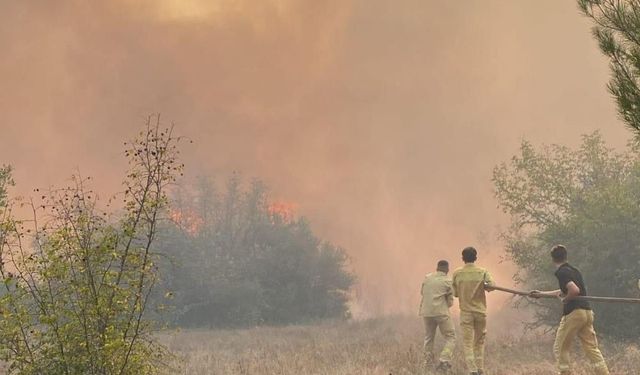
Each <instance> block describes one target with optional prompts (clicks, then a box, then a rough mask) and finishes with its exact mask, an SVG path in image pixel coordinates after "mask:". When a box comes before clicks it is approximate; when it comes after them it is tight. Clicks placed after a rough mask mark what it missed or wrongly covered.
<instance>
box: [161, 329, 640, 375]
mask: <svg viewBox="0 0 640 375" xmlns="http://www.w3.org/2000/svg"><path fill="white" fill-rule="evenodd" d="M495 324H496V322H494V325H495ZM513 332H515V330H514V331H512V332H509V330H508V329H507V330H506V331H505V330H498V329H497V328H496V329H493V330H490V331H489V338H488V346H487V354H486V357H487V373H488V374H490V375H547V374H549V375H551V374H554V373H555V372H554V369H553V361H552V354H551V344H552V338H551V337H550V336H548V335H532V334H528V335H522V334H519V335H518V337H514V336H513ZM421 336H422V327H421V324H420V321H419V320H418V319H414V318H406V317H402V318H401V317H396V318H385V319H375V320H366V321H353V322H337V323H323V324H319V325H313V326H289V327H280V328H266V327H263V328H253V329H243V330H211V331H208V330H183V331H176V332H172V333H167V334H164V335H163V337H162V340H163V342H164V343H165V344H166V345H167V346H168V347H169V348H170V349H171V350H173V351H174V352H175V353H177V355H178V356H179V359H177V360H176V362H175V364H176V366H177V368H178V369H177V370H176V372H177V373H180V374H189V375H195V374H237V375H248V374H252V375H253V374H255V375H267V374H277V375H303V374H318V375H320V374H326V375H329V374H335V375H364V374H371V375H378V374H379V375H389V374H393V375H405V374H429V373H430V372H425V370H424V369H423V368H422V367H421V362H422V361H421V358H422V357H421V346H422V343H421V340H422V337H421ZM603 349H604V352H605V355H606V357H607V359H608V362H609V365H610V368H611V370H612V371H611V373H612V374H615V375H637V374H640V349H638V347H636V346H622V345H619V344H614V343H604V344H603ZM461 358H462V354H461V350H460V347H458V348H457V352H456V360H455V363H454V371H453V374H456V375H457V374H466V371H464V367H463V363H462V359H461ZM577 358H580V355H579V354H577ZM587 374H591V372H590V371H589V369H588V367H587V366H578V367H577V368H576V371H575V375H587Z"/></svg>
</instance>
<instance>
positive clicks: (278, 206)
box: [267, 201, 297, 223]
mask: <svg viewBox="0 0 640 375" xmlns="http://www.w3.org/2000/svg"><path fill="white" fill-rule="evenodd" d="M296 209H297V205H296V204H295V203H289V202H283V201H276V202H272V203H270V204H269V206H268V207H267V211H268V212H269V215H270V216H271V217H278V218H279V219H280V220H282V221H284V222H285V223H290V222H292V221H293V219H294V218H295V215H296Z"/></svg>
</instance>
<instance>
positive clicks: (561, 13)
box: [0, 0, 628, 316]
mask: <svg viewBox="0 0 640 375" xmlns="http://www.w3.org/2000/svg"><path fill="white" fill-rule="evenodd" d="M589 27H590V25H589V24H588V21H587V20H586V19H584V18H582V17H581V16H580V15H579V13H578V11H577V8H576V6H575V4H574V2H573V1H557V0H545V1H542V0H541V1H529V2H525V1H499V0H475V1H434V0H406V1H388V0H325V1H311V0H264V1H249V0H216V1H212V0H207V1H205V0H181V1H178V0H157V1H156V0H139V1H138V0H112V1H79V0H76V1H74V0H71V1H55V2H53V1H3V2H2V3H0V51H1V53H2V55H1V58H0V88H1V89H0V114H1V115H2V128H1V130H2V132H1V133H0V135H1V137H0V140H1V141H0V142H1V143H0V146H1V147H0V162H4V163H10V164H12V165H13V166H14V167H15V169H16V171H15V177H16V182H17V183H18V187H17V191H18V193H22V194H28V193H29V191H30V190H31V189H32V188H33V187H36V186H39V187H42V186H47V185H50V184H62V183H64V182H65V179H66V177H67V176H68V175H69V174H70V173H72V172H74V171H75V170H77V169H79V170H80V171H82V172H83V174H85V175H93V176H94V177H96V180H97V184H98V185H97V186H96V187H97V188H98V190H101V191H104V192H107V191H113V190H114V189H118V188H119V181H120V176H121V174H122V171H123V169H124V168H125V163H124V162H123V158H122V153H121V152H120V150H121V149H122V141H123V140H124V139H126V138H128V137H130V136H131V135H132V134H134V132H135V131H136V130H137V129H139V127H140V126H142V124H143V122H144V119H145V117H146V116H147V115H148V114H149V113H151V112H161V113H162V116H163V118H164V119H165V120H166V121H175V123H176V126H177V130H178V132H179V133H181V134H183V135H185V136H188V137H189V138H191V139H193V140H194V141H195V143H194V144H193V145H187V146H186V148H185V149H184V159H185V160H184V161H185V163H186V164H187V168H188V171H189V173H190V174H191V175H202V174H209V175H212V176H215V177H216V178H219V179H221V178H225V176H228V175H230V174H231V173H232V171H241V172H242V173H243V175H244V176H246V177H254V176H255V177H258V178H261V179H263V180H264V181H265V182H266V183H267V184H268V185H269V186H270V187H271V189H272V193H273V196H274V199H277V200H279V199H282V200H283V201H288V202H289V201H290V202H294V203H295V207H296V212H298V213H300V214H303V215H305V216H307V217H308V218H309V219H310V221H311V223H312V225H313V226H314V227H315V229H316V231H318V232H319V234H320V235H322V236H323V237H325V238H327V239H330V240H331V241H333V242H335V243H337V244H340V245H342V246H344V247H345V248H346V249H348V251H349V253H350V255H351V257H352V259H353V267H354V269H355V270H356V271H357V274H358V276H359V280H360V282H359V285H358V288H357V292H356V294H357V296H358V300H357V304H356V305H357V306H356V312H357V313H358V314H361V315H363V316H366V315H371V314H379V313H389V312H401V311H402V312H414V311H415V309H416V303H417V291H418V288H419V283H420V281H421V279H422V277H423V275H424V274H425V273H426V272H428V271H430V270H431V269H432V268H433V267H434V264H435V262H436V261H437V260H438V259H440V258H447V259H450V260H451V261H453V262H454V263H455V264H458V258H459V251H460V249H462V248H463V247H464V246H466V245H469V244H475V245H476V246H477V247H478V249H479V251H480V262H481V263H483V264H485V265H488V266H489V267H490V268H491V269H492V270H493V272H494V273H495V274H496V277H497V279H498V280H499V281H500V282H501V283H504V284H508V283H509V282H510V274H511V272H512V270H511V267H510V266H509V265H508V264H499V263H498V262H499V259H500V256H501V254H502V250H501V248H500V244H499V243H498V242H497V240H496V232H497V229H498V228H499V227H500V226H501V225H504V223H505V218H504V217H503V216H502V215H501V214H500V213H499V211H498V210H497V209H496V202H495V200H494V199H493V196H492V192H491V183H490V175H491V170H492V167H493V166H494V165H495V164H496V163H498V162H500V161H502V160H506V159H508V158H509V157H510V156H511V155H512V154H513V153H514V152H515V151H516V149H517V147H518V144H519V142H520V140H521V139H522V138H523V137H526V138H528V139H530V140H532V141H534V142H561V143H569V144H575V143H576V142H577V140H578V137H579V135H580V134H581V133H585V132H590V131H592V130H594V129H598V128H602V129H603V132H604V134H605V135H606V136H607V138H608V139H610V140H611V141H612V142H614V144H615V145H622V144H624V140H625V138H626V137H627V136H628V133H627V132H626V131H625V130H624V128H623V127H622V125H621V124H620V123H619V121H618V120H617V119H616V115H615V108H614V106H613V103H612V100H611V99H610V97H609V94H608V93H607V91H606V87H605V85H606V82H607V79H608V67H607V63H606V61H605V59H604V58H603V57H601V55H600V53H599V52H598V50H597V45H596V43H595V42H594V41H593V40H592V38H591V35H590V31H589ZM492 298H494V301H495V302H494V305H496V304H497V303H498V302H499V301H497V300H496V299H499V297H492Z"/></svg>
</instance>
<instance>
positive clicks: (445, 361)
mask: <svg viewBox="0 0 640 375" xmlns="http://www.w3.org/2000/svg"><path fill="white" fill-rule="evenodd" d="M448 273H449V262H447V261H446V260H441V261H439V262H438V265H437V268H436V272H433V273H430V274H428V275H427V276H426V277H425V278H424V281H423V282H422V290H421V294H422V301H421V302H420V312H419V315H420V316H421V317H422V319H423V320H424V328H425V338H424V354H425V363H426V364H427V365H429V364H432V363H433V362H434V360H435V355H434V351H433V343H434V340H435V337H436V330H440V333H441V334H442V336H443V337H444V340H445V344H444V347H443V349H442V351H441V352H440V357H439V361H438V366H437V367H436V369H437V370H440V371H444V372H447V371H449V370H450V369H451V358H452V356H453V349H454V348H455V346H456V332H455V328H454V326H453V321H452V320H451V316H450V315H449V308H450V307H451V306H453V288H452V286H451V283H452V282H451V279H450V278H449V277H448V276H447V274H448Z"/></svg>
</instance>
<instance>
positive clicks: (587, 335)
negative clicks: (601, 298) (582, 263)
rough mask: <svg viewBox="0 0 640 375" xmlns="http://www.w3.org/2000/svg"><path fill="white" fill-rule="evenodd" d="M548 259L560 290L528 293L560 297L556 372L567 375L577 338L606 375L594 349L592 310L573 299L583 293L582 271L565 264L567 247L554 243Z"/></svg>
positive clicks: (556, 342) (595, 364)
mask: <svg viewBox="0 0 640 375" xmlns="http://www.w3.org/2000/svg"><path fill="white" fill-rule="evenodd" d="M551 259H552V261H553V263H554V264H555V266H556V268H557V270H556V273H555V275H556V278H557V279H558V283H559V286H560V289H557V290H551V291H545V292H541V291H537V290H534V291H532V292H531V293H530V295H531V297H534V298H540V296H542V295H547V296H557V297H559V298H561V299H562V302H563V310H562V319H561V320H560V326H559V327H558V331H557V333H556V341H555V343H554V345H553V352H554V354H555V357H556V366H557V368H558V371H559V373H560V374H561V375H568V374H571V361H570V354H571V346H572V345H573V342H574V341H575V339H576V337H578V338H579V339H580V342H581V343H582V350H583V351H584V353H585V355H586V356H587V358H588V359H589V361H590V362H591V364H592V365H593V368H594V370H595V371H596V374H598V375H609V369H608V368H607V363H606V362H605V360H604V357H603V356H602V353H601V352H600V349H599V348H598V339H597V337H596V331H595V330H594V329H593V311H592V310H591V306H590V304H589V301H584V300H579V299H575V297H578V296H586V295H587V288H586V286H585V284H584V280H583V279H582V274H581V273H580V271H578V270H577V269H576V268H575V267H573V266H571V265H570V264H569V263H568V261H567V260H568V256H567V249H566V248H565V247H564V246H562V245H556V246H554V247H553V249H551Z"/></svg>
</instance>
